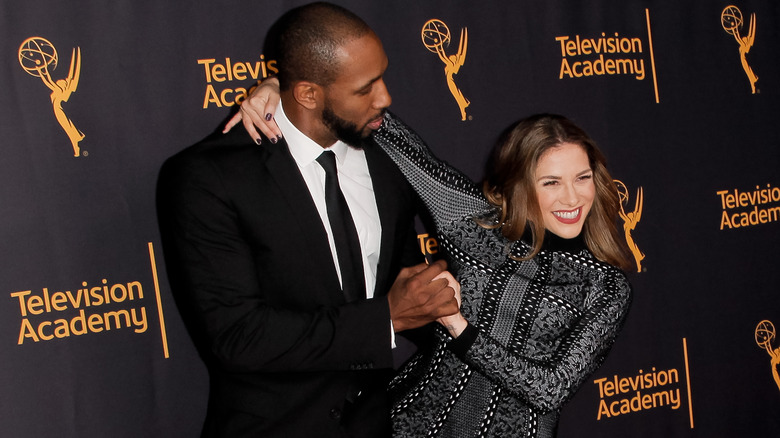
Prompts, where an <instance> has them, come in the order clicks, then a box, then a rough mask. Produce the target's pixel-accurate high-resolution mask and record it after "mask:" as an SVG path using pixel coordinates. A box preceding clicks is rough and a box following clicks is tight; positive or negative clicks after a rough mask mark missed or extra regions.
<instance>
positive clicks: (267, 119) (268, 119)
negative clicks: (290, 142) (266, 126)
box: [265, 113, 274, 122]
mask: <svg viewBox="0 0 780 438" xmlns="http://www.w3.org/2000/svg"><path fill="white" fill-rule="evenodd" d="M273 117H274V116H273V114H271V113H268V114H266V115H265V121H266V122H270V121H271V119H272V118H273Z"/></svg>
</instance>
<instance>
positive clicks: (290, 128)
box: [274, 102, 350, 168]
mask: <svg viewBox="0 0 780 438" xmlns="http://www.w3.org/2000/svg"><path fill="white" fill-rule="evenodd" d="M274 118H275V119H276V124H277V125H279V129H280V130H281V131H282V135H283V136H284V138H285V140H287V147H288V148H289V149H290V154H291V155H292V156H293V159H294V160H295V162H296V163H297V164H298V167H299V168H302V167H306V166H308V165H309V164H311V162H312V161H314V160H316V159H317V157H319V156H320V155H322V152H323V151H324V150H331V151H333V152H334V153H335V154H336V160H337V161H338V162H339V163H340V164H341V163H344V161H345V160H346V159H347V156H348V154H349V150H350V148H349V146H347V144H346V143H344V142H342V141H340V140H339V141H337V142H336V143H333V144H332V145H331V146H330V147H328V148H323V147H322V146H320V145H319V144H317V142H315V141H314V140H312V139H311V138H309V137H307V136H306V134H304V133H303V132H301V131H300V130H299V129H298V128H297V127H296V126H295V125H293V124H292V122H291V121H290V119H288V118H287V115H286V114H285V113H284V108H282V103H281V102H279V106H278V107H277V108H276V113H275V114H274Z"/></svg>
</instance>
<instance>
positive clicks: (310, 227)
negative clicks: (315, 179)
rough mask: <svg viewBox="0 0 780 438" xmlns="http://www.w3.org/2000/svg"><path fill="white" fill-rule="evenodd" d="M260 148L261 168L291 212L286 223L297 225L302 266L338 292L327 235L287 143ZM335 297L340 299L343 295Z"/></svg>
mask: <svg viewBox="0 0 780 438" xmlns="http://www.w3.org/2000/svg"><path fill="white" fill-rule="evenodd" d="M262 147H265V148H267V152H268V154H267V155H268V156H267V160H266V161H265V165H266V168H267V170H268V173H269V174H270V175H271V177H272V178H273V179H274V180H275V181H276V184H277V187H278V189H279V191H280V192H281V194H282V197H283V199H284V201H285V203H286V204H287V208H288V209H289V211H290V212H291V214H290V215H289V218H290V221H292V222H294V223H296V224H297V225H298V229H299V234H300V236H301V237H302V239H301V251H303V252H304V255H303V256H302V257H301V258H302V259H305V260H306V261H304V262H303V263H305V264H306V265H309V266H312V269H315V272H316V273H317V275H318V277H319V278H321V279H323V282H324V283H325V286H326V289H327V290H336V291H340V290H341V286H340V285H339V279H338V276H337V274H336V267H335V265H334V264H333V254H332V253H331V251H330V245H329V244H328V236H327V233H326V232H325V228H324V227H323V225H322V220H321V219H320V215H319V212H318V211H317V207H316V206H315V205H314V201H313V200H312V199H311V193H310V192H309V189H308V187H307V186H306V182H305V181H304V180H303V177H302V176H301V172H300V170H299V169H298V165H297V164H296V163H295V160H294V159H293V157H292V155H290V151H289V149H288V148H287V142H285V141H284V140H282V141H280V142H279V143H277V144H276V145H273V146H267V145H265V144H264V145H263V146H262ZM339 296H340V297H342V298H343V295H341V294H339Z"/></svg>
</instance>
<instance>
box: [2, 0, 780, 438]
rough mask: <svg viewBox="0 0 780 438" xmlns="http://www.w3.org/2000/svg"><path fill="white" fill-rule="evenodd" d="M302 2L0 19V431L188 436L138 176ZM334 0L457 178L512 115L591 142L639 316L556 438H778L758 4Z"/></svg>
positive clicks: (270, 68) (772, 64)
mask: <svg viewBox="0 0 780 438" xmlns="http://www.w3.org/2000/svg"><path fill="white" fill-rule="evenodd" d="M301 3H303V2H299V1H266V0H263V1H249V0H234V1H212V2H206V1H200V2H163V1H150V0H135V1H129V0H121V1H111V2H106V1H80V2H62V1H38V0H35V1H23V2H22V1H3V2H2V3H0V11H2V14H1V16H2V21H3V24H2V26H0V35H2V38H0V41H2V51H1V52H0V55H2V56H0V84H2V86H0V114H1V115H2V118H0V138H1V139H2V144H3V147H2V155H0V233H2V239H0V242H1V243H0V260H2V264H0V430H2V432H0V435H2V436H9V437H107V436H111V437H179V436H181V437H192V436H197V435H198V433H199V430H200V426H201V422H202V419H203V415H204V413H205V404H206V395H207V391H208V381H207V374H206V371H205V367H204V365H203V363H202V362H201V360H200V358H199V356H198V354H197V351H196V350H195V347H194V346H193V343H192V341H191V339H190V338H189V336H188V334H187V331H186V329H185V327H184V324H183V323H182V320H181V317H180V315H179V313H178V311H177V308H176V304H175V302H174V300H173V298H172V295H171V291H170V287H169V285H168V281H167V275H166V269H165V264H164V262H163V257H162V248H161V243H160V236H159V231H158V226H157V220H156V213H155V184H156V180H157V175H158V171H159V169H160V166H161V164H162V163H163V161H164V160H165V159H166V158H167V157H169V156H171V155H173V154H174V153H176V152H177V151H179V150H181V149H183V148H185V147H187V146H188V145H190V144H192V143H195V142H196V141H198V140H200V139H201V138H203V137H205V136H206V135H207V134H209V133H210V132H211V131H213V130H215V129H218V128H219V127H220V126H221V124H222V123H223V122H224V120H225V119H226V117H228V115H229V114H230V113H231V111H232V110H235V108H236V103H237V102H240V101H241V100H242V98H243V97H244V96H245V95H246V93H247V90H248V89H249V88H250V87H251V86H252V85H253V84H254V83H255V82H256V80H257V79H262V78H263V77H266V76H268V75H270V74H273V73H274V72H275V71H276V69H277V63H276V61H275V60H274V59H271V58H270V56H266V54H264V52H263V41H264V38H265V34H266V32H267V31H268V29H269V27H270V26H271V24H272V23H273V22H274V21H275V20H276V19H277V18H278V17H279V16H280V15H281V14H282V13H283V12H284V11H286V10H288V9H290V8H291V7H294V6H297V5H299V4H301ZM343 4H344V5H345V6H347V7H348V8H350V9H352V10H353V11H355V12H356V13H358V14H359V15H360V16H362V17H363V18H364V19H365V20H366V21H367V22H368V23H369V24H370V25H371V26H372V27H373V28H374V29H375V30H376V32H377V34H378V35H379V36H380V37H381V38H382V40H383V42H384V44H385V49H386V51H387V53H388V56H389V59H390V68H389V69H388V71H387V77H386V82H387V84H388V86H389V89H390V92H391V94H392V96H393V106H392V109H393V110H394V112H395V113H396V114H397V115H399V116H400V117H401V118H402V119H404V120H405V121H407V122H408V123H409V124H411V125H412V126H413V127H414V128H415V129H416V130H417V131H418V132H419V133H420V134H421V135H422V136H423V138H425V139H426V140H427V141H428V142H429V143H430V145H431V147H432V148H433V149H434V151H435V153H436V154H437V155H439V156H440V157H442V158H443V159H445V160H447V161H448V162H450V163H451V164H453V165H454V166H456V167H458V168H460V169H462V170H463V171H464V172H466V173H467V174H469V175H470V176H471V177H473V178H475V179H479V178H481V176H482V174H483V168H484V164H485V161H486V158H487V154H488V151H489V150H490V148H491V147H492V145H493V144H494V142H495V140H496V137H497V136H498V134H499V133H500V132H501V131H502V130H503V129H504V128H506V127H507V126H509V125H510V124H511V123H512V122H514V121H516V120H518V119H520V118H522V117H525V116H528V115H530V114H533V113H539V112H554V113H561V114H564V115H566V116H568V117H570V118H571V119H573V120H574V121H575V122H576V123H578V124H579V125H581V126H582V127H584V128H585V130H586V131H587V132H588V133H590V134H591V135H592V136H593V137H594V138H595V139H596V141H597V142H598V143H599V144H600V146H601V148H602V149H603V150H604V152H605V154H606V156H607V159H608V162H609V166H610V169H611V171H612V174H613V176H614V177H615V178H616V179H617V180H618V182H617V184H618V187H619V188H620V191H621V193H622V197H623V201H624V202H623V211H622V214H621V218H622V222H623V225H624V229H625V238H626V240H627V242H628V243H629V245H630V246H631V249H632V251H633V254H634V256H635V258H636V261H637V264H638V266H639V269H638V270H637V271H636V272H632V273H631V274H630V276H631V281H632V283H633V285H634V288H635V297H636V298H635V301H634V303H633V308H632V310H631V313H630V315H629V318H628V322H627V324H626V326H625V329H624V331H623V332H622V334H621V336H620V338H619V339H618V341H617V343H616V345H615V347H614V349H613V350H612V353H611V355H610V356H609V358H608V360H607V361H606V363H605V364H604V365H603V366H602V367H601V368H600V369H599V370H598V371H597V372H596V373H595V374H594V375H593V376H592V377H591V378H590V379H589V380H588V381H586V383H585V385H584V386H583V387H582V388H581V389H580V391H579V392H578V393H577V395H576V397H575V398H574V400H572V401H571V402H570V403H569V404H568V405H567V406H566V407H565V408H564V410H563V413H562V421H561V425H560V436H561V437H627V436H630V437H690V436H699V437H769V436H777V434H778V430H780V415H778V412H780V377H778V362H780V348H779V347H780V341H778V339H777V338H776V336H775V334H776V330H775V324H778V325H780V303H779V302H778V301H779V300H778V296H779V295H780V269H778V268H779V267H780V252H779V251H778V247H780V237H779V236H780V129H778V125H780V99H779V98H780V92H778V90H780V35H779V34H778V28H780V6H779V5H780V4H779V3H777V2H776V1H773V0H763V1H748V0H740V2H739V3H730V2H721V1H706V2H705V1H701V2H668V1H658V0H656V1H650V0H647V1H639V0H631V1H622V2H617V1H588V2H573V1H564V0H551V1H545V2H534V1H443V0H436V1H434V0H431V1H418V0H399V1H385V2H378V1H357V0H351V1H347V0H345V1H344V2H343ZM424 30H428V32H427V33H426V32H423V31H424ZM433 33H436V34H437V35H439V38H426V37H424V35H426V34H427V35H431V34H433ZM430 236H431V234H428V233H427V232H425V231H424V230H420V236H419V241H420V248H421V250H423V251H426V252H430V253H433V252H436V251H437V247H436V242H435V241H434V240H431V237H430Z"/></svg>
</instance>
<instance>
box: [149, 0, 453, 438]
mask: <svg viewBox="0 0 780 438" xmlns="http://www.w3.org/2000/svg"><path fill="white" fill-rule="evenodd" d="M280 28H281V33H280V36H279V44H280V48H279V65H280V73H279V79H280V84H281V94H282V103H281V106H280V108H279V110H278V111H277V112H276V120H277V122H278V123H279V126H280V129H281V130H282V131H283V134H284V139H283V140H282V139H277V138H274V139H273V141H269V140H268V139H265V140H264V143H266V144H267V143H269V142H270V143H274V144H272V145H270V146H267V145H264V147H257V145H256V144H255V142H254V141H253V140H252V139H251V138H250V137H249V136H248V135H247V134H246V132H244V131H242V130H234V131H233V132H231V133H229V134H227V135H221V134H216V135H213V136H211V137H209V138H207V139H205V140H204V141H202V142H200V143H198V144H196V145H194V146H192V147H190V148H188V149H186V150H184V151H183V152H181V153H179V154H177V155H176V156H174V157H172V158H171V159H170V160H168V162H166V164H165V166H164V167H163V170H162V172H161V176H160V184H159V187H160V193H159V198H158V199H159V203H158V205H159V215H160V222H161V229H162V231H163V237H164V243H165V249H166V257H167V260H168V271H169V276H170V278H171V281H172V285H173V287H174V291H175V292H176V293H177V294H179V301H180V302H181V303H182V306H183V309H184V310H185V312H186V310H187V309H189V310H190V312H189V313H185V318H188V320H190V321H189V322H190V327H191V329H192V331H193V332H194V334H195V336H196V339H199V338H201V337H202V339H204V340H205V345H203V346H202V348H203V350H204V357H205V358H206V361H207V365H208V367H209V373H210V378H211V392H210V395H209V408H208V415H207V419H206V424H205V426H204V432H203V435H204V436H225V437H242V436H262V437H275V436H279V437H282V436H284V437H303V436H321V437H342V436H355V437H372V438H373V437H383V436H389V435H390V426H389V421H390V419H389V406H388V402H387V395H386V389H385V385H386V383H387V379H388V378H389V376H390V374H391V372H392V369H391V368H392V364H393V357H392V351H393V349H392V344H393V342H394V339H395V332H400V331H403V330H407V329H411V328H416V327H419V326H422V325H424V324H427V323H428V322H431V321H434V320H435V319H437V318H439V317H441V316H445V315H449V314H453V313H456V312H457V310H458V304H457V302H456V299H455V297H454V294H455V292H454V290H453V289H452V288H451V287H450V286H449V285H448V284H449V279H451V276H449V277H447V276H448V275H449V274H448V273H446V271H444V269H445V268H446V267H445V266H444V265H443V264H442V263H435V264H432V265H430V266H426V265H424V264H418V265H415V266H411V265H413V264H414V263H416V262H418V261H420V254H419V250H417V249H416V244H415V241H414V229H413V216H414V213H415V211H414V204H415V203H414V194H413V192H412V190H411V188H410V187H409V186H408V184H407V183H406V181H405V180H404V178H403V176H402V175H401V174H400V172H399V171H398V170H397V168H396V167H395V166H394V165H393V163H392V162H391V161H390V160H389V158H388V157H386V156H385V155H384V154H382V152H381V151H380V150H379V148H378V147H376V145H374V144H372V141H371V133H372V132H373V131H374V130H376V129H378V128H379V126H380V125H381V123H382V116H383V114H384V112H385V109H386V108H387V106H389V105H390V101H391V99H390V95H389V94H388V91H387V89H386V87H385V84H384V82H383V79H382V75H383V73H384V71H385V69H386V67H387V57H386V56H385V53H384V50H383V48H382V44H381V42H380V41H379V39H378V37H377V36H376V35H375V34H374V32H373V31H372V30H371V29H370V28H369V27H368V26H367V25H366V24H365V23H364V22H363V21H362V20H361V19H360V18H358V17H357V16H355V15H354V14H352V13H350V12H349V11H346V10H344V9H343V8H340V7H336V6H333V5H329V4H321V3H320V4H311V5H306V6H303V7H300V8H297V9H295V10H293V11H291V12H289V13H288V14H286V15H285V17H283V19H282V21H281V22H280ZM362 146H365V147H362ZM326 149H327V150H332V151H334V152H335V155H336V163H337V168H338V180H339V182H340V186H341V190H342V191H343V193H344V197H345V198H346V201H347V204H348V207H349V210H350V211H351V216H352V219H353V222H354V227H355V229H356V231H357V234H358V236H359V241H360V250H359V253H360V254H359V257H360V259H361V260H360V262H358V263H356V264H361V262H362V265H363V266H362V268H361V267H359V266H358V267H357V268H356V269H357V270H358V271H357V272H359V275H360V277H361V278H362V279H364V280H365V281H364V284H362V285H360V288H361V289H363V288H364V289H365V292H362V291H361V294H363V295H361V297H360V298H358V299H354V298H349V297H345V295H344V293H343V292H342V283H343V284H344V288H345V289H346V288H347V285H346V282H347V280H346V278H347V277H348V276H349V275H348V274H347V273H345V272H346V271H345V268H347V269H350V268H355V266H353V265H355V264H353V263H352V262H348V261H347V260H346V257H343V256H342V253H341V249H337V248H338V246H339V243H338V242H337V240H338V236H337V237H334V236H333V234H334V232H333V230H334V229H335V228H338V224H331V223H330V221H329V214H330V213H329V211H330V210H329V209H330V206H329V205H327V202H328V201H326V200H325V197H326V196H325V192H326V185H327V181H326V178H328V177H326V173H325V170H324V167H323V166H324V165H321V164H320V160H319V158H320V157H319V156H320V155H321V154H322V153H323V150H326ZM404 266H410V267H407V268H404V269H402V267H404ZM444 277H446V278H444ZM452 281H454V280H452ZM182 297H183V299H182Z"/></svg>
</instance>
